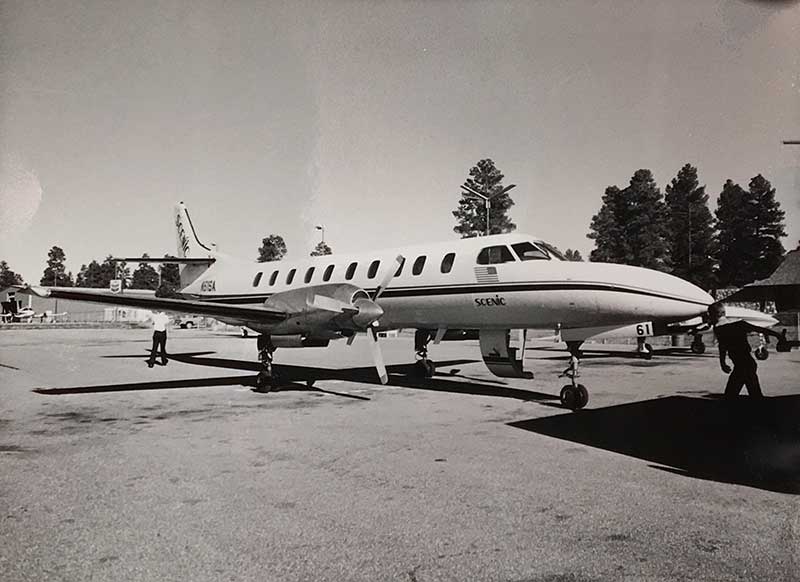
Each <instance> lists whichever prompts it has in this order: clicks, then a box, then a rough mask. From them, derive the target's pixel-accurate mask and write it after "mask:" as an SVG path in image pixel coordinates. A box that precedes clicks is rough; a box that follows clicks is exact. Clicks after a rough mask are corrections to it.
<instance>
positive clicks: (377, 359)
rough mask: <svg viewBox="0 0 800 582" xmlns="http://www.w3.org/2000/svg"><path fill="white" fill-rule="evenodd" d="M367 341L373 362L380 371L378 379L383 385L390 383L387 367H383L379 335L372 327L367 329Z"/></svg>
mask: <svg viewBox="0 0 800 582" xmlns="http://www.w3.org/2000/svg"><path fill="white" fill-rule="evenodd" d="M367 339H368V340H369V349H370V351H371V352H372V361H373V362H374V363H375V369H376V370H377V371H378V377H379V378H380V379H381V384H386V383H387V382H388V381H389V375H388V374H387V373H386V366H384V365H383V354H381V347H380V346H379V345H378V334H376V333H375V330H374V329H373V328H371V327H370V328H369V329H367Z"/></svg>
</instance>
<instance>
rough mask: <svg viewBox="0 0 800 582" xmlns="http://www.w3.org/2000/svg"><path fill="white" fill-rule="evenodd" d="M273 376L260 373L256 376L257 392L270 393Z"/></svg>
mask: <svg viewBox="0 0 800 582" xmlns="http://www.w3.org/2000/svg"><path fill="white" fill-rule="evenodd" d="M272 382H273V376H271V375H270V374H267V373H266V372H263V371H262V372H259V373H258V375H257V376H256V392H269V391H270V390H271V389H272Z"/></svg>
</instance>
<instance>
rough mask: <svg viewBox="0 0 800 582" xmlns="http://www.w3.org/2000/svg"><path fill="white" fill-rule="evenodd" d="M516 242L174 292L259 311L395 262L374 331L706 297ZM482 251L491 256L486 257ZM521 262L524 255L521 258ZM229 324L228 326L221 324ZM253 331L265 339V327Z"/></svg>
mask: <svg viewBox="0 0 800 582" xmlns="http://www.w3.org/2000/svg"><path fill="white" fill-rule="evenodd" d="M536 242H537V241H536V239H535V238H534V237H531V236H529V235H525V234H513V235H495V236H490V237H480V238H472V239H461V240H453V241H448V242H442V243H433V244H427V245H419V246H409V247H402V248H394V249H384V250H376V251H373V252H368V253H360V254H353V255H327V256H322V257H309V258H307V259H304V260H301V261H275V262H267V263H255V262H253V263H250V262H246V261H241V260H236V259H233V258H227V257H224V256H220V255H217V261H216V262H215V263H214V264H213V265H212V266H211V267H210V268H208V269H207V270H206V271H205V272H204V273H203V274H202V275H201V276H200V277H199V278H198V279H197V280H195V281H193V282H192V283H191V284H189V285H188V286H187V287H186V288H185V289H183V293H184V294H185V295H188V296H191V297H195V298H197V299H202V300H208V301H215V302H226V303H235V304H239V305H260V304H263V303H264V302H265V301H266V300H268V299H269V298H270V297H271V296H273V295H274V294H276V293H282V292H286V291H289V290H292V289H301V288H304V287H309V286H315V285H325V284H335V283H338V284H349V285H354V286H355V287H358V288H361V289H364V290H365V291H367V292H371V291H372V290H374V289H375V287H376V286H377V285H378V283H379V282H380V281H381V280H382V279H383V277H384V276H385V275H386V273H387V272H388V270H389V269H396V267H397V265H396V262H395V258H396V257H397V256H398V254H401V255H403V256H404V257H405V262H404V264H403V267H402V269H401V270H400V273H399V274H397V275H396V276H395V277H394V279H393V280H392V281H391V284H390V286H389V287H388V288H387V289H386V290H385V291H384V293H383V295H382V296H381V298H380V301H379V303H380V306H381V308H383V310H384V315H383V316H382V317H381V318H380V328H381V329H391V328H422V327H424V328H430V329H442V328H450V329H455V328H459V329H465V328H470V329H474V328H478V329H519V328H528V329H553V328H554V327H556V326H561V327H562V328H575V327H587V326H593V327H596V326H605V325H625V324H629V323H635V322H639V321H642V320H643V319H661V320H666V321H682V320H685V319H687V318H690V317H694V316H696V315H698V314H699V313H701V312H703V311H705V309H706V307H707V306H708V305H709V304H711V303H712V302H713V299H712V298H711V297H710V296H709V295H708V294H707V293H705V292H704V291H702V290H701V289H699V288H698V287H696V286H694V285H692V284H691V283H688V282H686V281H684V280H682V279H679V278H677V277H673V276H671V275H668V274H665V273H661V272H657V271H653V270H649V269H643V268H638V267H630V266H625V265H615V264H603V263H583V262H570V261H564V260H559V259H558V258H557V257H556V255H555V254H554V253H548V252H547V251H546V248H545V247H544V246H542V245H541V243H540V244H539V245H538V246H537V248H538V249H539V250H540V251H542V252H541V253H538V252H533V254H534V255H536V258H530V257H528V258H526V260H522V258H523V255H522V253H520V252H519V250H518V249H519V247H518V246H515V245H524V244H525V243H534V244H536ZM487 249H491V250H489V251H487ZM529 254H530V253H529ZM231 323H235V322H233V321H232V322H231ZM263 331H267V330H266V329H265V330H263Z"/></svg>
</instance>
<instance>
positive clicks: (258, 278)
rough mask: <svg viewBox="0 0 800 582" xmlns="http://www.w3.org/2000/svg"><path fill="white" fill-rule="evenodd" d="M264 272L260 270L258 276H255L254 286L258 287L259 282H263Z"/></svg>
mask: <svg viewBox="0 0 800 582" xmlns="http://www.w3.org/2000/svg"><path fill="white" fill-rule="evenodd" d="M263 274H264V272H263V271H259V272H258V273H257V274H256V276H255V279H253V287H258V284H259V283H261V276H262V275H263Z"/></svg>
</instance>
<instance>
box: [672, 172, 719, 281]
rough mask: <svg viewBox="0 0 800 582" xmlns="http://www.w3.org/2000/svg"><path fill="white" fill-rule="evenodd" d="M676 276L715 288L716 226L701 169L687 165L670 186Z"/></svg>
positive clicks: (673, 260)
mask: <svg viewBox="0 0 800 582" xmlns="http://www.w3.org/2000/svg"><path fill="white" fill-rule="evenodd" d="M665 199H666V204H667V214H668V222H667V224H668V228H669V237H668V239H667V242H668V246H669V254H670V260H671V262H672V274H673V275H675V276H677V277H681V278H682V279H686V280H687V281H691V282H692V283H694V284H695V285H698V286H699V287H702V288H703V289H710V288H711V287H713V286H714V272H713V271H714V258H713V255H714V253H715V249H714V226H713V218H712V216H711V211H710V210H709V209H708V195H707V194H706V192H705V186H700V184H699V182H698V179H697V168H695V167H694V166H692V165H691V164H686V165H685V166H683V167H682V168H681V169H680V171H679V172H678V175H677V176H676V177H675V178H673V179H672V182H670V184H669V185H668V186H667V187H666V196H665Z"/></svg>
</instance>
